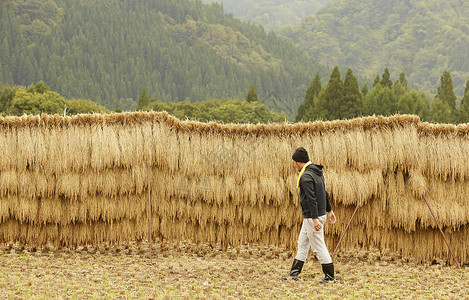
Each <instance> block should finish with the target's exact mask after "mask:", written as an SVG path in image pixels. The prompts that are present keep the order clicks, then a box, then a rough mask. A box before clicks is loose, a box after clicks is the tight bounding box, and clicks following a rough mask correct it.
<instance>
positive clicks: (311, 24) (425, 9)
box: [281, 0, 469, 95]
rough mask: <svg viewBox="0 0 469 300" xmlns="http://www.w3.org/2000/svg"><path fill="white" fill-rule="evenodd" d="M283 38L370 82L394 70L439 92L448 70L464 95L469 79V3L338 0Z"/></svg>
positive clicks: (394, 73)
mask: <svg viewBox="0 0 469 300" xmlns="http://www.w3.org/2000/svg"><path fill="white" fill-rule="evenodd" d="M281 34H282V35H283V36H285V37H288V38H290V39H291V40H292V41H294V42H295V43H296V44H298V45H299V46H300V47H302V48H303V49H305V50H306V51H307V52H308V53H309V54H310V55H311V57H313V58H314V59H316V60H318V61H319V62H321V63H324V64H326V65H332V66H333V65H336V64H338V65H340V66H347V67H350V68H352V69H353V70H354V72H355V73H358V74H360V75H363V76H367V77H369V78H374V77H375V76H376V75H377V74H378V73H380V72H381V70H383V68H384V67H385V66H388V67H389V70H390V72H391V75H392V77H398V75H399V73H400V72H401V71H405V73H406V74H407V76H408V80H409V84H410V85H411V86H413V87H415V88H418V89H423V90H426V91H429V92H431V93H433V94H435V93H436V90H435V87H436V86H438V84H439V79H440V75H441V74H442V72H443V71H445V70H449V71H451V74H452V76H453V82H454V87H455V92H456V94H458V95H462V94H463V91H464V83H465V82H466V80H467V79H468V78H469V51H468V49H469V1H466V0H425V1H415V0H397V1H386V0H335V1H334V2H331V3H329V4H327V5H325V6H324V8H322V9H321V10H320V11H319V12H317V13H316V14H314V15H311V16H309V17H308V18H307V19H305V20H304V21H303V22H302V23H301V24H299V25H297V26H286V27H285V28H283V29H282V30H281Z"/></svg>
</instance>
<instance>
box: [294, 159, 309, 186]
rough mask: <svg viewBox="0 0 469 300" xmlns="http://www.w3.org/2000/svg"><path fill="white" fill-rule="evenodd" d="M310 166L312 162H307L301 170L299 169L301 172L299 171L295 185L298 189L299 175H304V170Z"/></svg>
mask: <svg viewBox="0 0 469 300" xmlns="http://www.w3.org/2000/svg"><path fill="white" fill-rule="evenodd" d="M310 164H312V162H310V161H308V162H307V163H306V164H305V165H304V166H303V169H301V171H300V176H298V182H297V183H296V186H297V187H300V178H301V175H303V173H304V172H305V170H306V167H307V166H309V165H310Z"/></svg>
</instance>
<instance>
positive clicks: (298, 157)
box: [291, 147, 309, 162]
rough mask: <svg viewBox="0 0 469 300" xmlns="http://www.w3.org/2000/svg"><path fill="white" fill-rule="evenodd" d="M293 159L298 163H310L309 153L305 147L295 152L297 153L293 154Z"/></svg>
mask: <svg viewBox="0 0 469 300" xmlns="http://www.w3.org/2000/svg"><path fill="white" fill-rule="evenodd" d="M291 158H292V159H293V160H294V161H297V162H308V161H309V156H308V151H306V149H305V148H303V147H299V148H297V149H296V150H295V153H293V155H292V156H291Z"/></svg>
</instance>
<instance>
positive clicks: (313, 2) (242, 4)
mask: <svg viewBox="0 0 469 300" xmlns="http://www.w3.org/2000/svg"><path fill="white" fill-rule="evenodd" d="M202 1H204V2H219V3H223V8H224V9H225V11H226V12H229V13H232V14H233V15H234V16H235V17H238V18H240V19H241V20H243V21H246V22H248V21H250V22H253V23H256V24H260V25H262V26H264V28H265V29H266V30H268V31H270V30H278V29H280V28H281V27H283V26H285V25H287V24H290V25H294V24H298V23H300V22H301V21H302V20H303V19H304V18H306V17H307V16H309V15H310V14H312V13H314V12H316V11H318V10H319V9H320V8H321V7H323V6H324V4H326V3H328V2H331V1H332V0H309V1H308V0H260V1H259V0H202Z"/></svg>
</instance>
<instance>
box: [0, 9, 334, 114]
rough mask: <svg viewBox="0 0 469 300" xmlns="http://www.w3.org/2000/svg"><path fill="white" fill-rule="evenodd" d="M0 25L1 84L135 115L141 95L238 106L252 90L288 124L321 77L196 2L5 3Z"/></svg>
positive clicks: (300, 56) (297, 54)
mask: <svg viewBox="0 0 469 300" xmlns="http://www.w3.org/2000/svg"><path fill="white" fill-rule="evenodd" d="M0 25H1V26H0V41H2V43H1V48H0V74H1V75H0V82H5V83H9V84H12V85H23V86H28V85H30V84H31V83H35V82H37V81H39V80H42V81H44V82H45V83H46V84H47V85H49V86H50V87H51V89H52V90H54V91H57V92H58V93H60V94H61V95H63V96H64V97H66V98H84V99H91V100H93V101H96V102H97V103H99V104H102V105H104V106H106V107H107V108H109V109H118V108H120V109H124V110H132V109H135V108H136V106H137V98H138V96H139V94H140V92H141V91H142V89H143V88H146V91H147V93H148V95H149V96H150V97H152V98H154V99H156V100H160V101H164V102H181V101H190V102H194V101H200V100H206V99H212V98H217V99H221V98H238V99H244V98H245V97H246V93H247V91H248V90H249V87H250V84H251V83H252V82H254V84H255V88H256V91H257V93H258V95H259V101H260V102H261V103H265V104H267V105H268V106H269V107H270V108H271V109H274V110H276V111H284V112H286V114H287V115H288V116H289V117H290V118H292V117H294V115H295V114H296V111H297V108H298V106H299V104H300V102H301V101H302V99H303V98H304V93H305V91H306V88H307V86H308V84H309V82H310V80H311V77H312V74H314V72H316V71H317V70H318V69H319V66H318V65H316V64H315V63H314V62H313V61H312V60H311V59H310V58H309V57H308V56H307V55H306V54H304V52H303V51H302V50H300V49H298V48H297V47H295V46H293V45H292V44H291V43H290V42H287V41H286V40H285V39H283V38H279V37H277V36H276V35H275V34H273V33H269V34H267V33H266V32H265V31H264V30H263V28H262V27H259V26H255V25H250V24H245V23H242V22H241V21H240V20H239V19H236V18H234V17H233V16H231V15H227V14H225V13H224V11H223V8H222V6H220V5H218V4H210V5H208V4H203V3H202V2H201V1H200V0H158V1H152V0H140V1H131V0H123V1H120V0H107V1H88V0H55V1H54V0H24V1H19V0H17V1H12V0H7V1H2V2H0ZM319 71H320V73H321V74H322V75H324V74H327V73H328V70H327V69H321V70H319Z"/></svg>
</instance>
